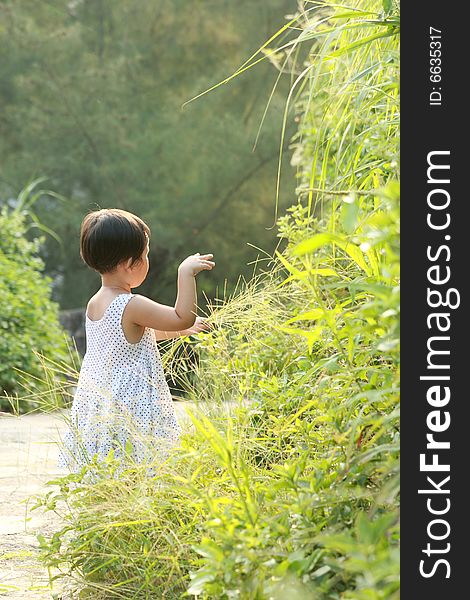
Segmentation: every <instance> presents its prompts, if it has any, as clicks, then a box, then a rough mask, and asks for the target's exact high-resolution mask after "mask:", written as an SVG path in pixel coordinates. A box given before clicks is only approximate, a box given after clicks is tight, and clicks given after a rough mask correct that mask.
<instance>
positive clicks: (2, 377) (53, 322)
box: [0, 190, 68, 411]
mask: <svg viewBox="0 0 470 600" xmlns="http://www.w3.org/2000/svg"><path fill="white" fill-rule="evenodd" d="M27 195H28V194H27V191H26V190H25V192H23V199H22V198H21V197H20V198H19V199H18V201H17V203H16V204H17V205H16V207H15V208H8V207H7V206H3V207H2V208H1V209H0V231H1V232H2V235H1V236H0V299H1V314H0V410H5V409H11V403H10V401H9V400H8V398H7V397H8V396H10V397H14V396H16V395H17V394H18V393H20V395H22V396H31V397H34V396H35V395H36V394H37V393H38V391H39V390H40V389H41V388H42V389H43V390H44V388H45V386H44V385H42V384H41V381H42V380H43V378H44V370H43V362H42V359H41V355H48V356H51V357H54V359H55V360H57V361H66V362H67V360H68V344H67V339H68V336H67V335H66V333H65V331H63V330H62V328H61V327H60V325H59V311H58V308H59V307H58V306H57V303H56V302H53V301H52V300H51V297H50V296H51V286H50V284H51V281H50V279H49V278H48V277H46V276H44V273H43V271H44V263H43V261H42V260H41V259H40V258H39V257H38V250H39V247H40V244H41V242H42V241H43V238H41V237H35V238H34V240H33V241H29V240H28V239H27V232H28V230H29V229H30V227H31V225H33V226H34V225H35V223H34V221H31V218H30V213H28V212H27V211H26V210H23V207H24V204H25V203H24V201H25V200H26V199H27ZM20 371H22V372H23V376H22V375H21V373H20ZM22 381H23V383H24V384H25V385H26V388H25V387H24V386H22V385H21V382H22ZM25 389H26V390H27V391H28V394H26V392H25ZM33 404H34V403H33V402H32V401H28V400H27V398H25V399H24V400H22V402H21V405H18V406H17V408H19V409H20V410H21V411H24V410H26V409H27V408H30V407H31V406H32V405H33ZM15 406H16V405H14V407H15Z"/></svg>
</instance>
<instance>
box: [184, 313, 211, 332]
mask: <svg viewBox="0 0 470 600" xmlns="http://www.w3.org/2000/svg"><path fill="white" fill-rule="evenodd" d="M209 329H211V325H210V324H209V323H207V321H206V319H205V318H204V317H196V321H195V322H194V325H193V326H192V327H189V328H188V329H186V330H185V334H186V335H194V334H196V333H201V331H209Z"/></svg>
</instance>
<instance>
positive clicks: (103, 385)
mask: <svg viewBox="0 0 470 600" xmlns="http://www.w3.org/2000/svg"><path fill="white" fill-rule="evenodd" d="M132 298H133V294H131V293H130V294H120V295H119V296H116V298H114V300H113V301H112V302H111V304H110V305H109V306H108V308H107V309H106V310H105V312H104V314H103V316H102V318H101V319H99V320H96V321H92V320H90V319H89V318H88V315H87V316H86V340H87V349H86V353H85V356H84V358H83V363H82V368H81V371H80V376H79V379H78V383H77V389H76V391H75V395H74V400H73V403H72V408H71V415H70V427H69V429H68V431H67V432H66V434H65V436H64V438H63V447H62V448H61V449H60V453H59V459H58V463H57V464H58V466H59V467H68V468H69V470H71V471H72V472H77V471H78V470H80V468H81V467H82V466H83V465H84V464H88V463H90V461H91V459H92V457H93V455H95V454H96V455H97V458H98V460H102V459H104V458H105V457H106V456H107V455H108V453H109V451H110V450H111V449H114V456H115V457H122V458H123V459H124V458H125V457H130V458H131V460H132V461H135V462H138V463H141V462H144V461H148V460H151V459H153V458H154V457H155V456H156V455H157V454H158V456H159V457H161V458H162V459H163V458H164V457H165V456H166V452H165V449H168V447H169V446H171V445H174V444H176V443H177V442H178V440H179V436H180V433H181V427H180V425H179V423H178V421H177V418H176V413H175V408H174V405H173V400H172V398H171V394H170V390H169V388H168V384H167V382H166V380H165V375H164V372H163V367H162V362H161V358H160V353H159V350H158V347H157V344H156V340H155V332H154V330H153V329H149V328H146V329H145V331H144V334H143V335H142V338H141V339H140V341H139V342H137V343H136V344H131V343H130V342H128V341H127V339H126V337H125V335H124V332H123V330H122V326H121V320H122V315H123V312H124V309H125V307H126V306H127V304H128V302H129V301H130V300H131V299H132ZM121 462H122V465H124V463H125V461H124V460H122V461H121Z"/></svg>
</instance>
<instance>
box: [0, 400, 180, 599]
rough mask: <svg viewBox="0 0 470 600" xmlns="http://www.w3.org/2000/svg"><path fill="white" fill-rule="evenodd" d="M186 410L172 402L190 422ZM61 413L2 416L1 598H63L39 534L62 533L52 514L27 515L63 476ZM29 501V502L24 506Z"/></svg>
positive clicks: (35, 513) (3, 414)
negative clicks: (44, 561) (42, 555)
mask: <svg viewBox="0 0 470 600" xmlns="http://www.w3.org/2000/svg"><path fill="white" fill-rule="evenodd" d="M185 404H186V403H183V402H176V403H175V408H176V410H177V414H178V418H179V419H181V420H185V419H188V416H187V415H186V412H185ZM63 415H64V413H63V411H57V412H56V413H50V414H44V413H36V414H29V415H22V416H20V417H15V416H12V415H8V414H6V413H0V597H2V598H3V597H5V598H17V599H20V598H21V599H24V598H26V599H29V598H31V600H33V599H52V598H61V597H64V598H65V597H66V596H63V595H62V590H61V588H60V586H59V585H58V584H57V582H54V584H53V586H52V587H51V585H50V583H49V576H48V573H47V570H46V569H45V568H44V567H43V566H42V565H41V564H40V562H39V561H38V546H39V542H38V540H37V538H36V535H37V534H42V535H45V536H48V535H50V534H52V533H53V532H54V531H56V530H57V529H58V528H60V526H61V524H60V521H59V517H57V516H55V515H54V514H53V513H52V512H51V511H48V512H46V513H45V512H43V511H42V510H41V509H39V510H34V511H32V510H31V507H32V505H33V502H32V501H31V498H30V497H31V495H34V494H37V493H41V492H42V491H44V489H45V483H46V482H47V481H49V480H51V479H53V478H54V477H55V476H59V475H64V474H65V473H66V471H65V469H60V468H58V467H57V466H56V461H57V456H58V452H59V446H58V445H57V442H58V440H59V439H60V435H61V434H62V433H63V432H64V430H65V429H66V423H65V421H64V418H63ZM28 498H29V500H28Z"/></svg>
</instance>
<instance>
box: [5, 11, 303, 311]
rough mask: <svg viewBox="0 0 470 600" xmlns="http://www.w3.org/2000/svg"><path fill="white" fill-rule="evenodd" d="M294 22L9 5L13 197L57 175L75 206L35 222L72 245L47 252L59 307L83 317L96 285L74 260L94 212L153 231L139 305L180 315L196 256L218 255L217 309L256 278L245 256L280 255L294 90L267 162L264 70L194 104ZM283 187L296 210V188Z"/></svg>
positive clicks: (273, 128)
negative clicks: (136, 221)
mask: <svg viewBox="0 0 470 600" xmlns="http://www.w3.org/2000/svg"><path fill="white" fill-rule="evenodd" d="M292 8H293V6H292V2H291V1H290V0H272V1H270V2H269V3H260V2H254V1H253V0H250V1H247V0H243V1H241V2H230V1H223V2H221V1H219V0H217V1H215V0H206V1H204V2H201V1H189V0H176V1H175V0H171V1H170V0H160V1H159V2H154V1H153V0H141V1H139V2H128V1H127V0H94V1H90V0H75V1H73V2H70V1H68V0H50V1H48V2H36V1H32V0H21V1H20V2H17V1H13V0H6V1H5V2H2V3H0V44H1V47H2V49H3V52H2V57H3V58H2V61H1V64H0V104H1V105H2V114H1V116H0V164H1V165H2V166H1V173H0V191H1V192H2V193H1V197H2V198H7V197H9V196H12V197H14V196H16V194H17V193H18V191H19V190H20V189H21V188H22V187H23V186H24V184H25V182H26V181H28V180H31V179H33V178H35V177H42V176H46V177H47V178H48V184H47V185H48V187H50V188H51V189H54V190H57V191H60V193H61V194H62V195H63V196H66V197H67V198H68V199H69V200H68V202H67V203H66V204H62V203H58V202H57V201H55V200H53V199H51V198H43V199H42V200H40V201H39V202H38V203H37V207H36V210H37V213H38V216H39V218H40V219H41V221H42V222H43V223H45V224H46V225H47V226H48V227H50V228H51V229H53V230H54V231H56V232H57V234H58V235H59V237H60V238H61V240H62V244H58V243H57V242H56V241H54V240H53V239H48V240H47V241H46V246H45V249H44V250H43V251H42V257H43V259H44V261H45V264H46V272H47V273H48V274H49V275H50V276H52V278H53V280H54V298H55V299H56V300H58V301H59V303H60V305H61V307H62V308H76V307H80V306H84V305H85V303H86V301H87V300H88V299H89V297H90V296H91V295H92V293H94V291H95V290H96V288H97V287H98V285H99V280H98V278H97V277H96V275H95V274H94V273H92V272H91V271H90V270H88V269H87V268H86V267H85V266H84V265H83V264H82V263H81V262H80V259H79V253H78V230H79V224H80V222H81V219H82V217H83V215H84V214H85V213H86V212H87V211H88V210H89V209H92V208H97V207H112V206H117V207H120V208H124V209H127V210H130V211H134V212H135V213H137V214H138V215H140V216H141V217H142V218H144V219H146V220H147V221H148V223H149V225H150V226H151V229H152V233H153V235H152V244H151V253H150V260H151V271H150V275H149V278H148V280H147V281H146V283H145V284H144V285H143V286H142V288H141V290H139V291H142V293H144V294H148V295H152V296H153V297H155V298H157V299H158V300H159V301H161V302H164V303H172V302H174V299H175V293H176V289H175V278H176V274H175V273H176V267H177V265H178V264H179V262H180V261H181V260H182V259H183V258H184V257H185V256H186V255H187V254H189V253H193V252H195V251H200V252H209V251H210V252H213V253H214V254H215V256H216V258H217V261H218V268H217V270H216V271H214V273H213V274H211V275H210V277H207V276H206V275H202V276H201V278H200V284H199V289H200V290H201V292H203V291H204V292H206V293H207V294H208V295H209V296H211V297H213V296H214V295H215V291H216V287H217V286H219V288H220V290H222V289H223V288H224V282H225V279H227V280H228V288H227V289H228V290H229V291H230V290H233V287H234V284H235V282H236V280H237V278H238V276H239V274H240V273H243V274H244V275H246V276H248V275H249V274H250V273H251V270H252V269H251V267H250V266H248V265H247V263H248V262H249V261H250V260H252V259H254V258H255V257H256V254H257V252H256V251H255V250H253V249H252V248H251V247H249V246H247V242H251V243H253V244H255V245H257V246H259V247H261V248H263V249H266V250H268V251H272V248H273V246H274V243H275V232H274V230H273V229H271V230H268V229H267V228H269V227H272V225H273V224H274V212H273V198H274V190H275V185H274V183H275V173H276V168H277V146H278V141H279V125H280V118H279V115H280V111H281V110H282V105H283V101H284V97H285V95H286V93H287V89H288V87H287V86H288V81H287V80H286V81H285V82H284V81H283V82H282V84H281V88H280V89H279V91H278V92H276V94H275V97H274V100H273V103H272V109H271V111H270V113H269V115H268V119H267V121H266V123H265V126H264V129H263V134H262V136H261V138H260V140H259V143H258V147H257V151H256V152H255V153H253V152H252V146H253V142H254V139H255V136H256V133H257V128H258V125H259V121H260V118H261V115H262V112H263V108H264V104H265V102H266V100H267V93H268V91H269V85H270V82H271V81H272V80H273V70H272V68H271V67H270V66H269V65H268V64H263V65H260V66H259V69H258V72H257V74H256V76H253V75H252V74H247V75H245V76H244V77H243V78H241V79H240V81H239V82H238V84H237V85H236V86H226V87H224V88H221V89H220V90H218V91H217V92H216V93H214V94H213V95H211V96H208V97H207V98H206V100H205V101H204V102H198V103H194V104H190V105H189V106H187V107H186V108H185V109H184V110H183V109H182V105H183V103H184V102H185V101H187V100H188V99H189V98H191V97H192V96H195V95H196V94H197V93H198V92H200V91H201V90H203V89H205V88H207V87H208V86H210V85H212V84H213V83H215V82H217V81H219V80H220V79H222V78H223V77H224V76H225V75H226V73H230V72H231V71H233V70H234V69H235V68H237V67H238V65H239V64H241V63H242V62H243V61H244V60H245V58H246V56H247V55H250V54H251V53H252V52H253V51H254V50H256V48H257V47H258V45H259V41H260V39H262V38H263V37H265V36H266V37H267V36H268V35H270V33H271V32H272V31H273V29H275V27H276V25H277V23H278V22H279V20H280V19H282V17H283V15H284V14H285V13H286V12H288V11H291V10H292ZM286 170H287V172H289V171H291V168H290V167H289V166H288V163H286ZM283 184H284V187H283V192H284V193H283V196H282V204H283V206H288V205H289V204H290V203H291V197H290V196H291V194H292V193H293V184H292V178H291V177H286V178H285V181H284V182H283ZM228 224H229V226H228ZM201 304H203V298H202V294H201Z"/></svg>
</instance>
